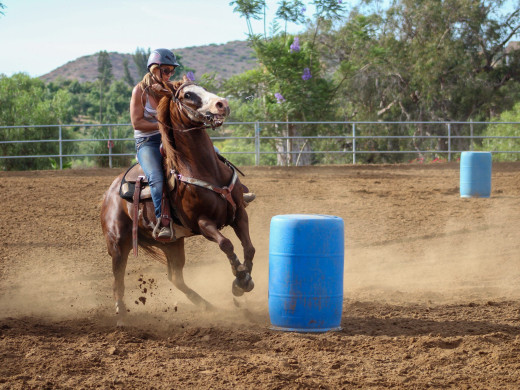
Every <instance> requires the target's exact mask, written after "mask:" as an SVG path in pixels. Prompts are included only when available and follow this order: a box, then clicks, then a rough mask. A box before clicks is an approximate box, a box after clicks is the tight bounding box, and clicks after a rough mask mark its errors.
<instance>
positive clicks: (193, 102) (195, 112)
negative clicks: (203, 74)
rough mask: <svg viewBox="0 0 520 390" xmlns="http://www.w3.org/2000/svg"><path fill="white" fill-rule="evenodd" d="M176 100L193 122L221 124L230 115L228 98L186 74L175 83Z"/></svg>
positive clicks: (215, 125) (212, 125)
mask: <svg viewBox="0 0 520 390" xmlns="http://www.w3.org/2000/svg"><path fill="white" fill-rule="evenodd" d="M173 90H174V98H173V100H174V101H178V102H179V104H180V109H181V111H183V113H184V114H185V115H186V116H187V117H188V118H189V119H190V120H191V121H192V122H193V123H201V124H206V125H210V126H211V127H213V128H215V127H218V126H221V125H222V124H223V123H224V121H225V120H226V118H227V117H228V116H229V113H230V110H229V103H228V101H227V100H226V99H224V98H222V97H220V96H217V95H215V94H214V93H211V92H208V91H207V90H206V89H205V88H203V87H201V86H200V85H197V84H195V83H193V82H191V81H190V80H189V79H188V78H187V77H186V76H184V78H183V79H182V80H181V81H177V82H175V83H174V84H173Z"/></svg>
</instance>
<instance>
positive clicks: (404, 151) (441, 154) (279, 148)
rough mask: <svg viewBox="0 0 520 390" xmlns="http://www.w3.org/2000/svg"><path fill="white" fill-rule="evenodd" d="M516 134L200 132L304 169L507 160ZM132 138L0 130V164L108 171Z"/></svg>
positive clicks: (462, 129) (315, 126) (259, 161)
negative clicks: (476, 153) (467, 157)
mask: <svg viewBox="0 0 520 390" xmlns="http://www.w3.org/2000/svg"><path fill="white" fill-rule="evenodd" d="M504 129H507V130H508V131H503V130H504ZM519 130H520V122H228V123H226V124H225V125H224V126H223V127H222V128H220V129H218V131H217V132H212V130H208V131H209V133H210V135H211V139H212V140H213V142H214V143H215V144H217V145H221V146H222V145H223V146H224V147H223V149H224V150H223V154H224V155H227V157H228V158H229V159H230V160H232V161H233V160H234V159H238V160H239V161H238V163H239V164H240V163H241V164H243V165H274V164H277V165H308V164H316V163H319V164H327V163H353V164H356V163H359V162H368V163H370V162H405V161H406V162H409V161H419V162H421V160H425V159H427V158H428V156H429V158H430V159H442V160H446V161H452V160H453V159H454V158H458V154H460V153H461V152H463V151H467V150H487V151H490V152H492V153H494V154H497V155H498V154H501V155H502V156H505V155H509V156H513V155H515V154H518V153H520V136H519V135H518V134H520V132H519ZM490 133H491V135H490ZM504 133H506V134H508V135H500V134H504ZM132 134H133V129H132V127H131V125H130V124H102V125H99V124H68V125H40V126H0V150H1V152H2V155H1V156H0V166H1V167H2V169H9V167H10V166H15V164H14V163H11V164H8V163H7V161H8V160H9V161H11V162H14V161H15V160H17V161H20V160H27V159H30V160H31V161H35V160H38V159H43V160H45V159H46V160H45V161H47V164H48V163H49V161H50V162H51V163H52V167H53V168H56V169H58V168H59V169H63V168H64V167H66V165H67V164H69V163H70V161H71V160H77V159H89V158H90V159H91V158H94V159H97V160H98V164H97V165H101V166H108V167H113V166H114V161H115V160H116V159H123V163H122V164H119V165H125V164H127V163H128V160H131V159H133V158H134V156H135V150H134V139H133V135H132ZM482 134H486V135H482ZM397 156H400V157H397ZM510 159H511V158H510ZM514 159H516V156H515V157H514ZM34 164H36V163H34ZM34 164H33V165H34ZM14 169H16V168H14ZM22 169H23V168H22ZM28 169H38V168H37V165H34V166H32V167H29V168H28Z"/></svg>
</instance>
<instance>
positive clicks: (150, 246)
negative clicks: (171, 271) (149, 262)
mask: <svg viewBox="0 0 520 390" xmlns="http://www.w3.org/2000/svg"><path fill="white" fill-rule="evenodd" d="M138 240H139V246H140V247H141V249H142V250H143V251H144V252H145V253H146V254H147V255H149V256H150V257H151V258H152V259H154V260H157V261H158V262H160V263H163V264H167V261H166V257H165V255H164V253H163V252H162V251H160V250H159V249H157V248H156V247H155V246H154V245H157V241H155V240H151V241H150V240H149V239H147V238H146V237H144V236H141V235H139V238H138Z"/></svg>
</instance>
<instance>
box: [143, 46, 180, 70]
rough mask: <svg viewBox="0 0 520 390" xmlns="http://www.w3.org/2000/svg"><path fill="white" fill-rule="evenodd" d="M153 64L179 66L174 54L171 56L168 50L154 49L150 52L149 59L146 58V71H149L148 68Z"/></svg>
mask: <svg viewBox="0 0 520 390" xmlns="http://www.w3.org/2000/svg"><path fill="white" fill-rule="evenodd" d="M153 64H157V65H170V66H179V63H178V62H177V58H176V57H175V54H173V53H172V51H171V50H168V49H155V50H154V51H152V52H151V53H150V57H148V63H147V64H146V66H147V67H148V69H150V66H152V65H153Z"/></svg>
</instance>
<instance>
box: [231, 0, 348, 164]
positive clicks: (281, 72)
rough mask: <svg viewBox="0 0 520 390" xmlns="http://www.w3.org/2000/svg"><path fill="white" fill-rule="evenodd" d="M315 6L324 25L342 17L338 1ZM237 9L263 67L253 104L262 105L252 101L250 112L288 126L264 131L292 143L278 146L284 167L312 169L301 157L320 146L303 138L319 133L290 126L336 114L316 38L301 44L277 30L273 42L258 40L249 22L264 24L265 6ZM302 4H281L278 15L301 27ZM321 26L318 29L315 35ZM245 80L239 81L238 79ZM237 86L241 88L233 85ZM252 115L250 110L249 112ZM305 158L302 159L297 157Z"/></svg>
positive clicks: (245, 4) (250, 4)
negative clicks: (298, 164)
mask: <svg viewBox="0 0 520 390" xmlns="http://www.w3.org/2000/svg"><path fill="white" fill-rule="evenodd" d="M313 3H314V5H315V6H316V10H317V13H316V18H317V19H321V20H322V23H324V21H325V20H326V19H328V18H332V21H333V20H336V19H337V18H338V15H339V14H340V13H341V12H342V9H343V8H342V6H341V4H339V2H338V1H329V0H327V1H325V0H315V1H313ZM230 4H231V5H233V4H235V5H236V7H235V9H234V11H235V12H238V13H240V14H241V15H242V16H244V17H245V18H246V20H247V21H248V29H249V40H250V43H251V46H252V47H253V49H254V50H255V54H256V57H257V58H258V61H259V63H260V67H261V72H262V73H263V74H262V75H261V77H259V78H258V82H259V84H257V85H256V89H257V90H258V91H261V93H260V96H255V95H253V96H255V97H254V98H253V99H260V101H259V102H256V103H254V104H253V102H252V101H250V103H249V106H250V107H257V108H260V107H261V109H260V110H258V109H257V110H256V112H257V113H259V112H263V114H264V115H265V118H266V119H267V118H271V119H272V120H276V121H284V122H286V123H287V124H286V125H284V126H278V125H275V126H273V127H272V128H270V129H268V130H267V129H264V130H263V131H264V133H265V132H267V131H268V132H271V133H272V134H276V135H281V136H284V137H287V138H286V139H287V142H279V141H275V140H273V142H274V143H276V144H275V145H273V146H274V147H276V149H277V150H278V151H279V152H280V153H281V155H283V160H282V159H280V160H279V161H278V162H279V163H280V164H294V163H296V161H298V162H304V163H310V162H311V161H310V159H309V158H306V157H305V156H306V155H304V157H303V158H302V159H300V157H301V152H303V151H306V150H309V149H310V148H314V147H318V141H316V142H315V143H314V144H313V143H312V142H309V141H308V140H307V141H304V140H303V139H302V138H297V137H303V138H304V137H305V136H306V135H311V134H313V133H318V132H319V130H320V129H317V128H316V126H309V125H299V126H296V125H295V124H291V123H289V122H294V121H303V122H305V121H319V120H326V119H329V118H330V115H331V114H332V113H333V112H334V105H333V97H334V93H335V91H336V90H337V88H335V86H334V85H333V82H332V81H333V80H332V79H331V78H330V77H327V75H326V74H325V73H324V69H325V68H326V66H325V64H324V63H323V62H321V60H320V58H321V56H320V55H319V53H318V52H317V51H316V45H315V44H314V43H315V42H314V39H315V37H316V32H315V33H314V34H313V36H312V38H311V39H309V38H308V37H307V38H306V39H305V38H304V40H303V41H300V38H298V37H293V36H287V35H286V32H285V31H284V32H283V34H281V35H280V34H278V33H277V30H276V29H275V30H273V34H274V35H273V36H272V37H270V38H269V39H262V38H260V36H258V35H254V33H253V31H252V28H251V24H250V20H251V19H252V18H255V19H257V18H259V17H260V11H261V8H262V6H264V5H265V4H264V2H260V1H241V2H238V1H237V2H232V3H230ZM302 6H303V3H302V2H300V1H293V2H288V1H281V2H280V3H279V9H278V11H277V13H276V15H277V17H278V18H281V19H282V20H283V21H284V22H285V24H287V22H289V21H290V22H301V21H302V20H303V16H302ZM317 25H318V23H316V29H317V28H318V27H317ZM237 80H240V79H237ZM234 84H235V85H236V82H235V81H233V82H232V83H230V84H228V88H229V87H230V86H233V85H234ZM228 92H230V93H231V94H237V93H238V91H237V90H236V89H235V90H234V91H228ZM246 111H247V110H246ZM298 152H300V156H297V155H298Z"/></svg>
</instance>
